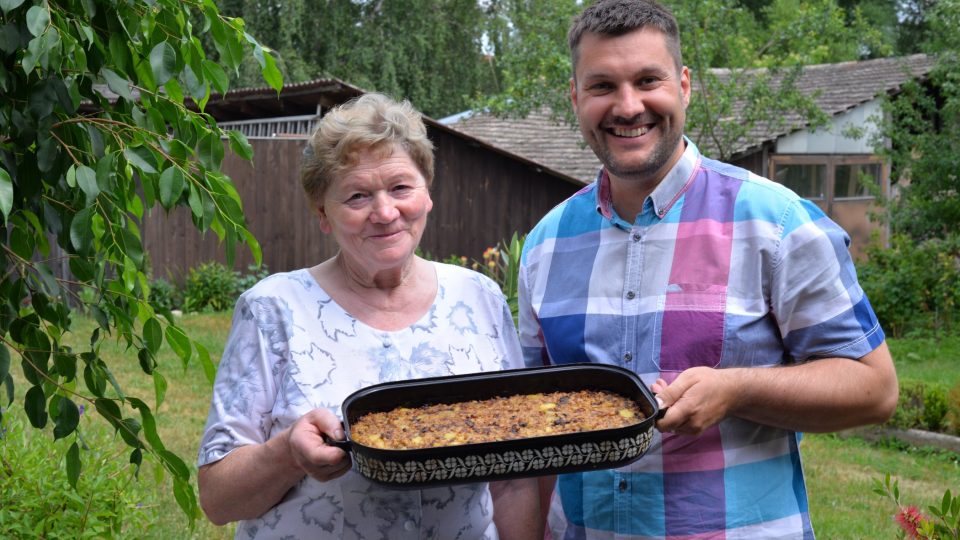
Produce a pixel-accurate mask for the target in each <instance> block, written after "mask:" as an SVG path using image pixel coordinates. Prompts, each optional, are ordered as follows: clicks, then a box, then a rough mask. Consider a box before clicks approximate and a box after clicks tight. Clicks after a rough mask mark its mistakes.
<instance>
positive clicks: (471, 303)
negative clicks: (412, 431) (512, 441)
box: [198, 94, 542, 540]
mask: <svg viewBox="0 0 960 540" xmlns="http://www.w3.org/2000/svg"><path fill="white" fill-rule="evenodd" d="M301 177H302V182H303V187H304V189H305V190H306V192H307V195H308V197H309V200H310V203H311V205H312V206H313V208H315V209H316V212H317V214H318V216H319V221H320V229H321V230H322V231H323V232H324V233H326V234H330V235H333V238H334V239H335V240H336V242H337V244H338V246H339V248H340V249H339V253H337V254H336V255H335V256H334V257H333V258H331V259H328V260H326V261H324V262H322V263H320V264H318V265H317V266H314V267H312V268H307V269H302V270H297V271H294V272H289V273H280V274H275V275H272V276H270V277H268V278H266V279H264V280H263V281H261V282H260V283H258V284H257V285H255V286H254V287H253V288H251V289H250V290H248V291H246V292H245V293H244V294H243V295H242V296H241V297H240V299H239V300H238V301H237V305H236V310H235V314H234V319H233V327H232V329H231V332H230V336H229V338H228V341H227V345H226V348H225V350H224V353H223V358H222V359H221V362H220V368H219V371H218V373H217V379H216V383H215V385H214V392H213V400H212V404H211V407H210V415H209V418H208V420H207V425H206V429H205V433H204V436H203V440H202V441H201V445H200V452H199V454H200V455H199V460H198V466H199V467H200V470H199V485H200V503H201V506H202V507H203V510H204V512H205V513H206V514H207V516H208V517H209V518H210V520H211V521H213V522H214V523H217V524H224V523H228V522H231V521H237V520H241V522H240V524H239V525H238V528H237V533H236V537H237V538H304V539H306V538H310V539H316V538H355V539H374V538H383V539H387V538H389V539H390V540H396V539H403V538H417V539H420V538H437V539H441V540H446V539H453V538H461V539H468V538H486V539H496V538H502V539H508V538H535V537H538V536H539V537H541V538H542V532H541V529H540V524H539V521H538V519H537V518H538V516H537V508H538V506H537V505H538V498H537V494H536V481H535V480H531V479H522V480H513V481H505V482H497V483H493V484H489V485H488V484H486V483H476V484H465V485H455V486H449V487H438V488H431V489H423V490H391V489H387V488H384V487H382V486H378V485H376V484H373V483H371V482H369V481H367V480H366V479H365V478H364V477H362V476H360V475H359V474H357V473H356V472H355V471H353V470H351V461H350V457H349V455H348V454H347V453H345V452H343V451H342V450H340V449H338V448H336V447H334V446H330V445H327V444H324V439H323V437H324V436H328V437H332V438H333V439H342V438H343V437H344V434H343V429H342V427H341V423H340V419H339V415H340V404H341V403H342V402H343V400H344V398H345V397H346V396H347V395H349V394H350V393H351V392H353V391H355V390H357V389H359V388H361V387H364V386H368V385H371V384H374V383H379V382H386V381H394V380H399V379H411V378H421V377H430V376H439V375H452V374H458V373H467V372H476V371H488V370H499V369H504V368H512V367H520V366H521V365H522V358H521V352H520V347H519V342H518V341H517V337H516V332H515V329H514V326H513V320H512V318H511V315H510V312H509V309H508V308H507V305H506V303H505V301H504V298H503V294H502V293H501V291H500V289H499V288H498V287H497V285H496V284H494V283H493V282H492V281H490V280H489V279H487V278H486V277H484V276H482V275H480V274H477V273H475V272H472V271H470V270H467V269H465V268H460V267H457V266H451V265H445V264H439V263H435V262H430V261H426V260H424V259H421V258H420V257H418V256H416V255H415V254H414V251H415V250H416V248H417V244H418V243H419V241H420V236H421V235H422V234H423V229H424V226H425V225H426V222H427V214H428V213H429V212H430V209H431V208H432V207H433V202H432V201H431V199H430V192H429V188H430V183H431V181H432V180H433V147H432V145H431V143H430V141H429V140H428V139H427V137H426V129H425V127H424V125H423V120H422V118H421V117H420V115H419V114H418V113H417V112H416V111H415V110H414V109H413V108H412V107H411V106H410V104H409V103H407V102H403V103H396V102H394V101H392V100H390V99H389V98H387V97H385V96H382V95H378V94H367V95H365V96H362V97H360V98H358V99H356V100H353V101H351V102H348V103H346V104H344V105H342V106H340V107H338V108H336V109H334V110H333V111H331V112H330V113H329V114H327V115H326V116H325V117H324V118H323V120H322V121H321V123H320V127H319V128H318V129H317V132H316V134H314V136H313V137H312V139H311V140H310V143H309V146H308V148H307V149H306V151H305V152H304V163H303V167H302V174H301Z"/></svg>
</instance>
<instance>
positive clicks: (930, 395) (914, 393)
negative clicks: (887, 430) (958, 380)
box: [887, 381, 960, 433]
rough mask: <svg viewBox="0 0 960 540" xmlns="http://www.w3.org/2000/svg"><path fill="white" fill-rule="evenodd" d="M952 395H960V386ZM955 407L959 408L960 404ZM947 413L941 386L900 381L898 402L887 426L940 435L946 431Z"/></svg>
mask: <svg viewBox="0 0 960 540" xmlns="http://www.w3.org/2000/svg"><path fill="white" fill-rule="evenodd" d="M954 393H956V394H958V395H960V384H958V385H957V388H955V389H954V390H952V391H951V395H953V394H954ZM956 406H957V407H960V404H957V405H956ZM949 411H950V402H949V400H948V398H947V392H946V391H945V390H944V389H943V388H942V387H941V386H937V385H926V384H924V383H922V382H915V381H900V401H899V402H898V403H897V410H896V411H895V412H894V413H893V418H891V419H890V420H889V421H888V422H887V425H889V426H892V427H895V428H898V429H924V430H927V431H936V432H940V433H942V432H945V431H947V424H948V421H949V420H948V413H949Z"/></svg>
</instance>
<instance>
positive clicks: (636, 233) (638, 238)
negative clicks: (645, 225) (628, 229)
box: [633, 232, 641, 242]
mask: <svg viewBox="0 0 960 540" xmlns="http://www.w3.org/2000/svg"><path fill="white" fill-rule="evenodd" d="M640 238H641V236H640V233H638V232H635V233H633V241H634V242H639V241H640Z"/></svg>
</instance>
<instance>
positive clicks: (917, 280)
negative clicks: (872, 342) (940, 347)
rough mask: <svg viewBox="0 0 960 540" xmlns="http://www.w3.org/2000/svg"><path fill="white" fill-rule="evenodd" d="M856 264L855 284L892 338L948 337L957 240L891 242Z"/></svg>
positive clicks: (956, 292) (957, 274)
mask: <svg viewBox="0 0 960 540" xmlns="http://www.w3.org/2000/svg"><path fill="white" fill-rule="evenodd" d="M868 256H869V258H868V260H867V261H866V262H864V263H860V264H858V265H857V271H858V275H859V277H860V284H861V285H862V286H863V289H864V290H865V291H866V293H867V296H868V297H869V298H870V303H871V304H872V305H873V309H874V310H875V311H876V313H877V317H879V319H880V323H881V324H882V325H883V327H884V330H886V332H887V333H888V334H889V335H891V336H893V337H903V336H912V335H921V336H922V335H931V334H935V333H939V332H946V333H949V332H950V331H951V330H953V329H955V327H956V323H957V321H958V320H960V317H958V315H960V313H958V309H960V235H958V234H954V235H952V236H950V237H948V238H946V239H930V240H926V241H924V242H916V241H914V240H912V239H909V238H907V237H903V236H897V237H894V238H893V239H892V241H891V247H890V248H887V249H881V248H876V247H875V248H871V249H870V250H869V251H868Z"/></svg>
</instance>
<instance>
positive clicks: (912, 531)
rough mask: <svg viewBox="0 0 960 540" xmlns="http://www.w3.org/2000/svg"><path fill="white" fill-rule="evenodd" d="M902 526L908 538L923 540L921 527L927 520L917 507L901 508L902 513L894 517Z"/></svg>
mask: <svg viewBox="0 0 960 540" xmlns="http://www.w3.org/2000/svg"><path fill="white" fill-rule="evenodd" d="M893 519H895V520H896V521H897V523H898V524H900V528H901V529H903V530H904V531H905V532H906V533H907V538H912V539H917V540H919V539H921V538H922V537H921V536H920V525H921V524H922V523H923V522H924V521H926V520H927V518H926V517H925V516H924V515H923V514H921V513H920V510H919V509H918V508H917V507H916V506H901V507H900V511H899V512H897V515H896V516H894V517H893Z"/></svg>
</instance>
